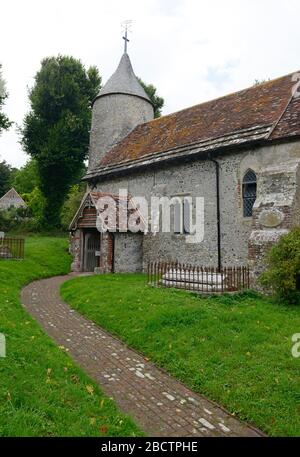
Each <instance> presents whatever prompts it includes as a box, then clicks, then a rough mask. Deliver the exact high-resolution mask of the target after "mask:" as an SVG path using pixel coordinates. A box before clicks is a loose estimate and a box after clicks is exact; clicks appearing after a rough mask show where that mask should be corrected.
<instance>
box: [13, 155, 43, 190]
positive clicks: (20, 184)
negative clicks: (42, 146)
mask: <svg viewBox="0 0 300 457" xmlns="http://www.w3.org/2000/svg"><path fill="white" fill-rule="evenodd" d="M38 186H39V174H38V167H37V162H36V160H34V159H31V160H28V162H27V163H26V165H24V167H22V168H20V170H17V171H16V173H15V176H14V179H13V187H14V188H15V189H16V190H17V192H19V194H29V193H31V192H32V191H33V189H34V188H35V187H38Z"/></svg>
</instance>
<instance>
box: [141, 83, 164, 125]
mask: <svg viewBox="0 0 300 457" xmlns="http://www.w3.org/2000/svg"><path fill="white" fill-rule="evenodd" d="M138 80H139V82H140V84H141V86H142V87H143V88H144V90H145V92H146V94H147V95H148V97H149V98H150V100H151V102H152V103H153V106H154V117H155V118H157V117H160V116H161V110H162V108H163V106H164V104H165V101H164V99H163V98H162V97H159V96H158V95H157V93H156V91H157V89H156V87H154V86H153V84H146V83H145V82H144V81H143V80H142V79H141V78H138Z"/></svg>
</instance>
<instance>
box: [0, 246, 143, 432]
mask: <svg viewBox="0 0 300 457" xmlns="http://www.w3.org/2000/svg"><path fill="white" fill-rule="evenodd" d="M69 268H70V258H69V255H68V253H67V240H66V239H60V238H46V237H45V238H43V237H39V238H38V237H37V238H28V239H27V241H26V260H24V261H12V260H10V261H5V260H0V332H1V333H3V334H4V335H5V336H6V339H7V357H6V358H0V436H106V435H109V436H135V435H140V434H141V432H139V430H138V429H137V427H136V426H135V425H134V423H133V422H132V421H131V420H130V419H129V418H127V417H125V416H124V415H123V414H121V413H120V412H119V411H118V410H117V408H116V406H115V405H114V403H113V402H112V401H111V400H109V399H108V398H106V397H105V396H103V394H102V393H101V391H100V390H99V388H98V387H97V385H96V384H95V383H94V382H93V381H91V379H89V377H88V376H86V375H85V374H84V373H83V372H82V371H81V370H80V369H79V368H77V367H76V366H75V365H74V363H73V362H72V360H71V358H70V357H69V356H68V355H67V353H66V352H65V351H64V349H63V348H59V347H57V346H56V345H55V344H54V342H52V340H51V339H50V338H49V337H48V336H46V334H45V333H44V332H43V331H42V330H41V328H40V327H39V325H38V324H37V323H36V322H35V321H33V320H32V319H31V318H30V316H29V315H28V314H27V312H25V310H23V308H22V307H21V304H20V298H19V297H20V290H21V288H22V286H24V285H26V284H28V283H29V282H31V281H32V280H34V279H37V278H43V277H47V276H53V275H59V274H64V273H67V272H69Z"/></svg>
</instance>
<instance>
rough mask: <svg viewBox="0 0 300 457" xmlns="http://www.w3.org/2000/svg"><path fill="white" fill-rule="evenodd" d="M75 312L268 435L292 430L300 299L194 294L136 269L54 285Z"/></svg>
mask: <svg viewBox="0 0 300 457" xmlns="http://www.w3.org/2000/svg"><path fill="white" fill-rule="evenodd" d="M61 291H62V296H63V298H64V299H65V300H66V302H68V303H69V304H71V306H72V307H73V308H75V309H77V310H78V311H79V312H80V313H82V314H84V315H85V316H87V317H89V318H90V319H92V320H93V321H94V322H96V323H98V324H99V325H100V326H102V327H104V328H105V329H107V330H108V331H110V332H111V333H113V334H115V335H117V336H118V337H120V338H121V339H122V340H124V341H126V343H128V344H129V345H130V346H132V347H134V348H136V349H137V350H139V351H141V352H142V353H144V354H145V355H146V356H147V357H149V358H150V359H151V360H152V361H154V362H156V363H157V364H158V365H159V366H161V367H163V368H165V369H166V370H167V371H168V372H169V373H171V374H172V375H174V376H175V377H177V378H178V379H180V380H181V381H183V382H184V383H185V384H186V385H187V386H189V387H191V388H192V389H194V390H195V391H197V392H199V393H201V394H204V395H206V396H207V397H208V398H210V399H211V400H214V401H216V402H218V403H220V404H222V405H223V406H224V407H226V408H227V409H228V410H229V411H230V412H231V413H233V414H235V415H236V416H237V417H239V418H240V419H243V420H246V421H249V422H250V423H252V424H254V425H256V426H257V427H259V428H261V429H262V430H263V431H264V432H266V433H267V434H269V435H273V436H300V359H295V358H293V357H292V354H291V350H292V336H293V335H294V334H295V333H300V306H299V307H285V306H280V305H276V304H275V303H272V302H271V300H268V299H265V298H261V297H259V296H258V295H257V294H255V293H254V292H248V293H246V294H244V295H240V296H235V297H233V296H223V297H218V298H201V297H199V296H196V295H194V294H193V295H191V294H190V293H188V292H182V291H176V290H171V289H164V290H162V289H154V288H151V287H148V286H147V285H146V277H145V276H144V275H106V276H92V277H81V278H76V279H74V280H71V281H69V282H67V283H64V284H63V285H62V289H61Z"/></svg>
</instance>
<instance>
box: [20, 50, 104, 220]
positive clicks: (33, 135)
mask: <svg viewBox="0 0 300 457" xmlns="http://www.w3.org/2000/svg"><path fill="white" fill-rule="evenodd" d="M100 85H101V78H100V76H99V74H98V70H97V69H96V68H94V67H91V68H89V69H88V70H86V69H85V68H84V66H83V65H82V63H81V62H80V61H79V60H76V59H74V58H73V57H68V56H58V57H50V58H46V59H44V60H43V61H42V64H41V69H40V71H39V72H38V73H37V74H36V76H35V83H34V86H33V88H32V89H31V90H30V93H29V100H30V105H31V110H30V112H29V114H27V115H26V117H25V120H24V126H23V129H22V144H23V147H24V149H25V151H26V152H27V153H28V154H29V155H30V156H31V157H32V158H33V159H35V160H36V163H37V169H38V174H39V179H40V183H39V186H40V190H41V192H42V194H43V196H44V199H45V208H44V219H45V226H47V227H58V226H59V225H60V211H61V207H62V205H63V202H64V200H65V198H66V196H67V194H68V192H69V190H70V187H71V186H72V185H73V184H74V183H76V182H78V179H79V177H80V176H81V174H82V171H83V167H84V165H83V164H84V160H85V158H86V157H87V152H88V144H89V129H90V123H91V102H92V100H93V99H94V97H95V96H96V95H97V93H98V92H99V89H100Z"/></svg>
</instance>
